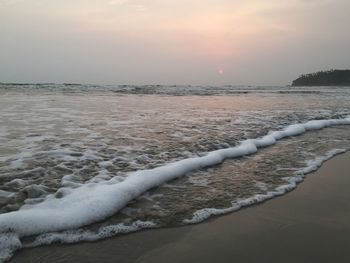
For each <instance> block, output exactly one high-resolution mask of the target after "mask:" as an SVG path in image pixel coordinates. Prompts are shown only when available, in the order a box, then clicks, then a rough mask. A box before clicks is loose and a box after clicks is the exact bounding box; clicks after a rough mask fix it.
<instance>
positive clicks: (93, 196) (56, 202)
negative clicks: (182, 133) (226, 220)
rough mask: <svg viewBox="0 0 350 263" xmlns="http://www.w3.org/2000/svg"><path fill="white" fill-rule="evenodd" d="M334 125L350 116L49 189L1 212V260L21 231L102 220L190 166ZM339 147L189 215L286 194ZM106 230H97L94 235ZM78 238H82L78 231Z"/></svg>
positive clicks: (199, 217) (197, 166) (18, 240)
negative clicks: (263, 187)
mask: <svg viewBox="0 0 350 263" xmlns="http://www.w3.org/2000/svg"><path fill="white" fill-rule="evenodd" d="M335 125H350V117H347V118H345V119H330V120H313V121H309V122H306V123H302V124H294V125H290V126H288V127H286V128H285V129H282V130H279V131H274V132H270V133H269V134H268V135H266V136H263V137H261V138H257V139H248V140H245V141H243V142H242V143H240V144H239V145H238V146H236V147H231V148H226V149H220V150H215V151H212V152H209V153H208V154H207V155H205V156H202V157H193V158H187V159H184V160H180V161H177V162H174V163H170V164H167V165H164V166H161V167H157V168H154V169H150V170H140V171H137V172H134V173H131V174H129V176H127V177H126V178H125V179H124V180H123V181H121V182H115V181H114V180H112V179H111V180H109V181H102V182H97V183H96V182H88V183H86V184H83V185H82V186H80V187H77V188H74V189H68V188H67V189H65V188H61V189H60V190H59V191H60V193H61V194H60V195H55V194H51V195H48V196H47V197H46V199H45V200H44V201H42V202H41V203H38V204H33V205H30V204H27V205H24V206H23V207H22V208H21V209H20V210H18V211H14V212H9V213H5V214H0V233H2V237H1V238H2V239H1V245H0V262H1V260H2V262H3V261H5V260H6V259H8V258H9V257H10V255H11V254H12V253H13V252H14V251H15V250H17V249H19V248H20V247H21V246H22V245H21V239H22V238H23V237H26V236H33V235H40V234H43V233H50V232H56V231H64V230H69V229H76V228H79V227H82V226H85V225H88V224H92V223H95V222H98V221H101V220H104V219H106V218H107V217H109V216H111V215H113V214H115V213H116V212H118V211H120V210H121V209H122V208H123V207H125V205H126V204H127V203H128V202H130V201H131V200H133V199H135V198H137V197H139V196H140V195H141V194H143V193H144V192H146V191H148V190H150V189H152V188H154V187H157V186H160V185H162V184H164V183H166V182H168V181H170V180H174V179H176V178H179V177H182V176H184V175H186V174H187V173H189V172H191V171H194V170H198V169H203V168H207V167H211V166H214V165H217V164H220V163H222V162H223V161H224V160H225V159H228V158H238V157H242V156H245V155H250V154H253V153H256V152H257V151H258V149H259V148H263V147H268V146H271V145H273V144H275V143H276V142H277V141H278V140H280V139H283V138H286V137H291V136H297V135H301V134H303V133H305V132H307V131H311V130H320V129H322V128H325V127H330V126H335ZM341 151H343V150H335V151H333V152H330V153H329V154H328V155H327V156H326V157H324V158H321V159H320V160H318V161H317V162H315V163H312V164H310V165H309V166H308V167H307V168H306V169H305V170H303V171H302V173H301V174H299V175H297V176H295V177H292V178H291V179H288V180H289V181H288V184H287V185H282V186H281V187H279V188H277V189H276V191H273V192H270V193H268V194H266V195H259V196H254V197H252V198H250V199H246V200H244V201H242V202H241V203H236V204H234V205H233V207H232V208H229V209H228V210H211V209H206V210H201V211H198V212H196V213H195V215H194V218H192V219H190V220H188V221H187V223H190V222H196V221H198V222H199V221H201V220H204V219H205V218H206V217H209V216H210V215H215V214H220V213H224V212H230V211H234V210H237V209H239V207H242V206H245V205H250V204H253V203H256V202H260V201H263V200H266V199H268V198H272V197H273V196H274V195H280V194H283V193H285V192H286V191H288V190H290V189H292V188H293V187H295V184H296V183H297V182H298V180H299V181H300V180H301V179H302V177H303V176H304V174H306V173H307V172H310V171H312V170H314V169H317V167H318V166H319V165H320V164H321V163H322V161H324V160H326V159H327V158H328V159H329V158H331V156H333V155H335V154H338V153H340V152H341ZM65 190H67V191H65ZM230 209H231V210H230ZM143 226H146V227H150V226H152V227H153V225H152V223H140V225H136V226H134V227H133V228H132V229H131V230H133V229H135V228H136V230H137V229H138V228H142V227H143ZM118 229H123V228H122V227H121V228H118ZM112 232H113V231H112ZM104 236H105V235H97V236H96V238H98V237H104ZM107 236H108V235H107ZM73 240H74V239H73ZM77 240H78V241H79V238H78V237H77ZM82 240H84V238H83V239H82ZM85 240H86V239H85Z"/></svg>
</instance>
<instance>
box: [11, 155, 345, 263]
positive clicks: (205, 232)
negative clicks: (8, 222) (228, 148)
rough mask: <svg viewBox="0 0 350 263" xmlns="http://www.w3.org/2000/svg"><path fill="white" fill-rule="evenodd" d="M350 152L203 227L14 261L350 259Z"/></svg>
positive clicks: (24, 254)
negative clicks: (288, 188) (289, 187)
mask: <svg viewBox="0 0 350 263" xmlns="http://www.w3.org/2000/svg"><path fill="white" fill-rule="evenodd" d="M349 168H350V153H345V154H342V155H339V156H337V157H335V158H333V159H332V160H330V161H328V162H326V163H325V164H324V165H323V166H322V167H321V168H320V169H319V170H318V171H317V172H316V173H314V174H309V175H308V176H307V178H306V179H305V181H304V182H303V183H301V184H299V185H298V187H297V189H296V190H294V191H292V192H290V193H288V194H287V195H284V196H281V197H278V198H274V199H272V200H269V201H267V202H265V203H263V204H259V205H254V206H252V207H248V208H244V209H242V210H240V211H238V212H235V213H232V214H229V215H226V216H221V217H217V218H213V219H211V220H208V221H206V222H204V223H201V224H198V225H189V226H184V227H178V228H166V229H156V230H149V231H142V232H138V233H133V234H129V235H122V236H117V237H114V238H111V239H107V240H102V241H99V242H93V243H80V244H74V245H58V244H56V245H52V246H46V247H38V248H32V249H23V250H21V251H19V252H18V253H16V255H15V256H14V257H13V259H12V260H11V262H13V263H22V262H26V263H31V262H36V263H38V262H61V263H63V262H100V263H110V262H123V263H124V262H167V263H171V262H239V263H246V262H284V263H286V262H293V263H294V262H298V263H301V262H307V263H310V262H318V263H320V262H350V202H349V200H350V191H349V189H350V169H349Z"/></svg>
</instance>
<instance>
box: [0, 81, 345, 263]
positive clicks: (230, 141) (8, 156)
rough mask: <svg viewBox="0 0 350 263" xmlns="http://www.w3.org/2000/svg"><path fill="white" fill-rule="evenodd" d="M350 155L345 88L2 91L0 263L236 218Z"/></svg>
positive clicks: (39, 87)
mask: <svg viewBox="0 0 350 263" xmlns="http://www.w3.org/2000/svg"><path fill="white" fill-rule="evenodd" d="M349 149H350V87H284V86H230V85H228V86H218V87H213V86H185V85H184V86H179V85H173V86H164V85H144V86H133V85H108V86H98V85H80V84H50V83H49V84H0V262H5V261H7V260H9V259H10V258H11V257H12V256H13V254H14V253H15V251H16V250H19V249H21V248H25V247H34V246H42V245H50V244H52V243H76V242H84V241H96V240H99V239H103V238H107V237H112V236H117V235H120V234H125V233H129V232H134V231H139V230H142V229H149V228H160V227H177V226H181V225H185V224H194V223H200V222H202V221H204V220H206V219H208V218H212V217H215V216H219V215H222V214H226V213H230V212H234V211H237V210H239V209H241V208H243V207H247V206H250V205H253V204H258V203H260V202H263V201H267V200H268V199H271V198H273V197H276V196H280V195H283V194H285V193H287V192H289V191H291V190H293V189H294V188H295V187H297V185H298V183H301V182H302V181H303V180H304V178H305V176H307V174H309V173H311V172H314V171H316V170H317V169H318V168H319V167H320V166H321V165H322V163H323V162H324V161H326V160H328V159H330V158H332V157H333V156H335V155H337V154H341V153H343V152H345V151H347V150H349ZM329 176H332V174H330V175H329Z"/></svg>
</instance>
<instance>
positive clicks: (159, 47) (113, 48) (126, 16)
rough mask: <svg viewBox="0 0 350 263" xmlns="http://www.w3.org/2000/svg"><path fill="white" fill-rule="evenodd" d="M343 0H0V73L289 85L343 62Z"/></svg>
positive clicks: (13, 77)
mask: <svg viewBox="0 0 350 263" xmlns="http://www.w3.org/2000/svg"><path fill="white" fill-rule="evenodd" d="M349 10H350V1H349V0H288V1H287V0H245V1H243V0H192V1H190V0H99V1H97V0H0V82H21V83H43V82H46V83H47V82H50V83H90V84H136V85H142V84H183V85H187V84H191V85H229V84H231V85H287V84H290V83H291V81H292V80H293V79H295V78H296V77H298V76H299V75H300V74H302V73H309V72H315V71H319V70H327V69H345V68H350V48H349V47H350V33H349V28H348V27H349V25H350V16H349Z"/></svg>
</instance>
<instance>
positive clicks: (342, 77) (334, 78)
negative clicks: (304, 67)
mask: <svg viewBox="0 0 350 263" xmlns="http://www.w3.org/2000/svg"><path fill="white" fill-rule="evenodd" d="M292 86H350V70H348V69H347V70H334V69H332V70H328V71H319V72H316V73H310V74H305V75H301V76H300V77H299V78H297V79H296V80H294V81H293V83H292Z"/></svg>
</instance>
